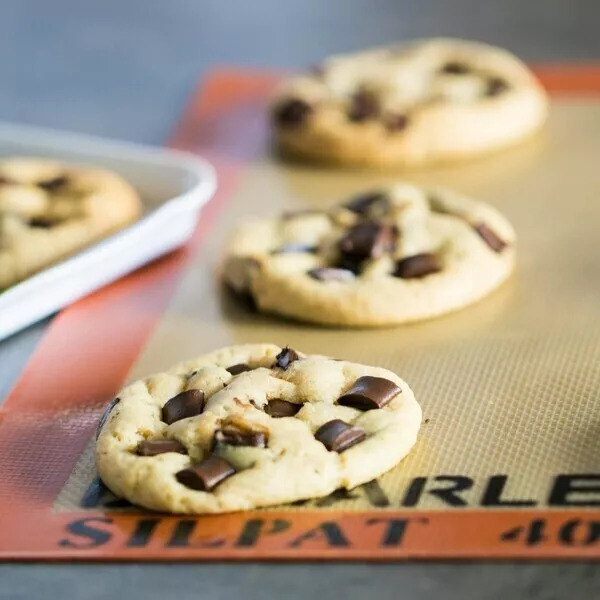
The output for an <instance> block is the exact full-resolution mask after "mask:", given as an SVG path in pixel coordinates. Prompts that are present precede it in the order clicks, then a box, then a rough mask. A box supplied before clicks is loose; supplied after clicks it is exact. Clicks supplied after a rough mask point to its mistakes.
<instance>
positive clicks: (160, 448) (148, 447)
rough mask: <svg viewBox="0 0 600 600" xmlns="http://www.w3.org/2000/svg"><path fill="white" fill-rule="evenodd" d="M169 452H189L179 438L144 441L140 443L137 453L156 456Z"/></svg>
mask: <svg viewBox="0 0 600 600" xmlns="http://www.w3.org/2000/svg"><path fill="white" fill-rule="evenodd" d="M167 452H177V453H179V454H187V450H186V447H185V446H184V445H183V444H182V443H181V442H178V441H177V440H154V441H144V442H140V443H139V444H138V447H137V450H136V454H139V455H140V456H156V455H157V454H165V453H167Z"/></svg>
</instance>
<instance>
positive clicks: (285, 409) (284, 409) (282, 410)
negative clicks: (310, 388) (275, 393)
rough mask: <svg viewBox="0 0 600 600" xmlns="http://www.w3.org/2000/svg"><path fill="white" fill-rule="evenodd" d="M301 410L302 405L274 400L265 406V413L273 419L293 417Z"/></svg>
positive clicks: (278, 399)
mask: <svg viewBox="0 0 600 600" xmlns="http://www.w3.org/2000/svg"><path fill="white" fill-rule="evenodd" d="M301 408H302V404H295V403H294V402H288V401H287V400H281V399H280V398H274V399H273V400H269V402H268V403H267V405H266V406H265V412H266V413H267V414H268V415H269V416H270V417H273V418H274V419H280V418H281V417H293V416H294V415H295V414H296V413H297V412H298V411H299V410H300V409H301Z"/></svg>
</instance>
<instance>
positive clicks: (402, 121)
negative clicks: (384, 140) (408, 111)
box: [383, 114, 409, 131]
mask: <svg viewBox="0 0 600 600" xmlns="http://www.w3.org/2000/svg"><path fill="white" fill-rule="evenodd" d="M408 121H409V119H408V117H407V116H406V115H402V114H400V115H387V117H386V118H385V119H384V120H383V123H384V125H385V128H386V129H387V130H388V131H402V130H403V129H406V127H407V125H408Z"/></svg>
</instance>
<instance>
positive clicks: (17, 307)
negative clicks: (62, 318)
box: [0, 122, 216, 340]
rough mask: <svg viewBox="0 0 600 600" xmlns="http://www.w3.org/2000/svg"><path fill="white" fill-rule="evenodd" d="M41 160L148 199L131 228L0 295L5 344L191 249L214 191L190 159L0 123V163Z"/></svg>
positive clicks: (209, 177) (206, 169)
mask: <svg viewBox="0 0 600 600" xmlns="http://www.w3.org/2000/svg"><path fill="white" fill-rule="evenodd" d="M15 155H16V156H40V157H48V158H56V159H59V160H64V161H68V162H71V163H80V164H89V165H96V166H99V167H105V168H107V169H111V170H113V171H115V172H117V173H119V174H120V175H122V176H123V177H124V178H125V179H127V180H128V181H129V182H130V183H131V184H132V185H133V186H134V187H135V188H136V190H137V191H138V193H139V194H140V196H141V198H142V203H143V206H144V213H143V216H142V218H141V219H140V220H138V221H137V222H135V223H134V224H133V225H131V226H129V227H127V228H125V229H123V230H121V231H119V232H117V233H116V234H113V235H111V236H110V237H108V238H106V239H104V240H102V241H100V242H97V243H95V244H93V245H91V246H90V247H88V248H87V249H85V250H83V251H80V252H78V253H77V254H74V255H73V256H70V257H69V258H67V259H65V260H63V261H62V262H60V263H57V264H55V265H52V266H51V267H48V268H47V269H44V270H43V271H40V272H39V273H37V274H35V275H33V276H31V277H29V278H28V279H26V280H24V281H22V282H21V283H18V284H16V285H14V286H12V287H10V288H8V289H7V290H6V291H4V292H0V340H1V339H3V338H5V337H7V336H9V335H11V334H12V333H14V332H16V331H18V330H20V329H22V328H24V327H26V326H27V325H30V324H31V323H34V322H35V321H38V320H40V319H42V318H44V317H46V316H48V315H50V314H52V313H54V312H56V311H57V310H59V309H61V308H63V307H64V306H66V305H67V304H70V303H71V302H73V301H75V300H77V299H78V298H81V297H82V296H85V295H86V294H89V293H90V292H92V291H94V290H96V289H98V288H100V287H102V286H103V285H106V284H107V283H109V282H111V281H114V280H115V279H117V278H119V277H121V276H123V275H125V274H126V273H129V272H130V271H133V270H134V269H136V268H138V267H140V266H141V265H143V264H145V263H147V262H149V261H151V260H153V259H155V258H157V257H159V256H161V255H162V254H165V253H167V252H169V251H171V250H173V249H175V248H177V247H178V246H181V245H183V244H185V242H186V241H187V240H188V239H189V238H190V236H191V235H192V233H193V231H194V227H195V225H196V221H197V218H198V216H199V214H200V211H201V209H202V207H203V206H204V204H206V203H207V202H208V200H210V198H211V197H212V195H213V193H214V191H215V189H216V176H215V171H214V169H213V167H212V166H211V165H210V164H209V163H208V162H206V161H204V160H202V159H200V158H198V157H196V156H194V155H192V154H188V153H184V152H179V151H175V150H169V149H164V148H154V147H150V146H144V145H139V144H133V143H128V142H120V141H112V140H105V139H102V138H97V137H92V136H87V135H80V134H73V133H65V132H62V131H54V130H50V129H40V128H37V127H30V126H24V125H15V124H10V123H3V122H0V157H5V156H15Z"/></svg>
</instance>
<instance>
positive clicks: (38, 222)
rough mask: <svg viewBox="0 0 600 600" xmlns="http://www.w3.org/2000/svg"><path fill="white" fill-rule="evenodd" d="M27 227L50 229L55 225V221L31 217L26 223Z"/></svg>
mask: <svg viewBox="0 0 600 600" xmlns="http://www.w3.org/2000/svg"><path fill="white" fill-rule="evenodd" d="M27 224H28V225H29V227H36V228H39V229H50V228H51V227H54V225H56V224H57V221H55V220H54V219H50V218H48V217H31V219H29V221H28V222H27Z"/></svg>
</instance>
